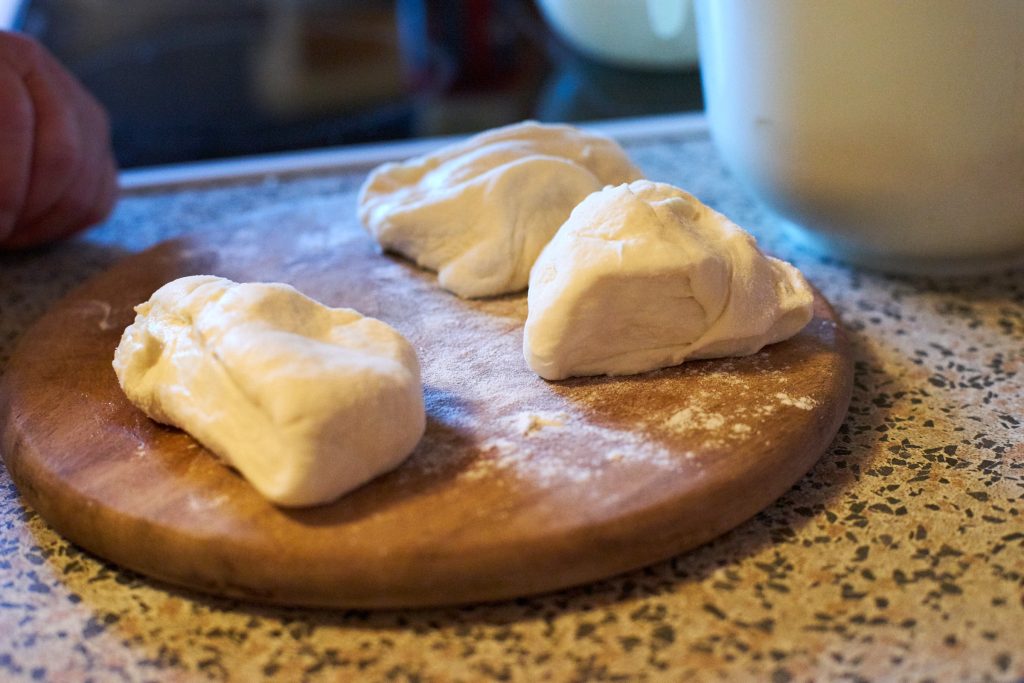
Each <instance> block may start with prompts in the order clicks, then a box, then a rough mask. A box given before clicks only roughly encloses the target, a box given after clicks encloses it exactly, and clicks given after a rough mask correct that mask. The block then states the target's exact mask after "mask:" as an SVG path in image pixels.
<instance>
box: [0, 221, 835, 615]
mask: <svg viewBox="0 0 1024 683" xmlns="http://www.w3.org/2000/svg"><path fill="white" fill-rule="evenodd" d="M348 208H349V211H351V207H348ZM335 211H337V208H336V207H335V208H333V209H332V208H330V207H327V208H322V209H316V208H309V207H307V208H306V209H302V210H296V211H292V212H288V213H287V214H284V213H277V214H265V215H262V216H258V217H255V218H253V219H251V220H250V221H248V222H246V223H239V224H238V225H236V226H234V227H233V228H232V229H230V230H223V231H220V232H217V233H210V234H207V235H205V236H200V237H195V238H187V239H182V240H177V241H171V242H167V243H164V244H162V245H159V246H157V247H155V248H153V249H151V250H149V251H146V252H144V253H141V254H138V255H136V256H132V257H130V258H127V259H126V260H124V261H123V262H121V263H120V264H118V265H117V266H116V267H114V268H113V269H111V270H110V271H108V272H106V273H104V274H102V275H100V276H99V277H96V278H95V279H93V280H91V281H90V282H88V283H86V284H85V285H83V286H82V287H80V288H79V289H77V290H76V291H75V292H73V293H72V294H71V295H69V296H68V297H67V298H65V299H64V300H63V301H61V302H60V303H59V304H58V305H57V306H55V307H54V308H53V309H52V310H51V311H50V312H49V313H48V314H46V315H45V316H44V317H43V319H41V320H40V321H39V322H38V323H37V324H36V325H35V326H34V327H33V328H32V329H31V330H30V331H29V332H27V333H26V334H25V336H24V337H23V339H22V340H21V342H20V345H19V347H18V349H17V351H16V352H15V355H14V356H13V358H12V359H11V362H10V365H9V367H8V369H7V372H6V374H5V376H4V378H3V381H2V385H0V421H2V424H3V427H2V429H3V431H2V437H3V440H2V442H0V443H2V449H3V456H4V460H5V462H6V465H7V467H8V469H9V470H10V473H11V475H12V477H13V479H14V481H15V482H16V484H17V485H18V487H19V489H20V491H21V493H22V495H23V496H24V498H25V500H26V501H27V502H28V503H29V504H30V505H31V506H32V507H33V508H35V509H36V510H37V511H38V512H39V513H40V514H41V515H42V516H43V517H44V518H45V519H46V520H47V521H48V522H49V523H50V524H51V525H52V526H53V527H54V528H55V529H57V530H58V531H59V532H60V533H62V534H63V535H64V536H66V537H67V538H68V539H70V540H71V541H73V542H75V543H77V544H79V545H80V546H82V547H84V548H86V549H88V550H90V551H92V552H94V553H96V554H97V555H100V556H102V557H105V558H107V559H109V560H111V561H113V562H116V563H118V564H120V565H123V566H125V567H128V568H130V569H133V570H136V571H138V572H142V573H144V574H147V575H150V576H153V577H156V578H158V579H162V580H164V581H168V582H171V583H173V584H178V585H182V586H186V587H189V588H194V589H197V590H200V591H206V592H209V593H214V594H220V595H228V596H239V597H244V598H248V599H253V600H258V601H267V602H274V603H286V604H297V605H318V606H345V607H398V606H403V607H411V606H426V605H438V604H452V603H464V602H473V601H482V600H493V599H502V598H510V597H514V596H521V595H525V594H531V593H538V592H544V591H550V590H554V589H558V588H562V587H566V586H570V585H573V584H579V583H582V582H587V581H591V580H595V579H599V578H603V577H607V576H610V575H613V574H616V573H620V572H623V571H626V570H629V569H633V568H637V567H640V566H643V565H646V564H649V563H652V562H655V561H658V560H662V559H665V558H668V557H671V556H673V555H675V554H677V553H680V552H682V551H684V550H687V549H689V548H692V547H694V546H696V545H699V544H701V543H703V542H705V541H708V540H710V539H711V538H714V537H715V536H717V535H719V534H721V533H723V532H725V531H727V530H728V529H731V528H732V527H734V526H736V525H738V524H740V523H741V522H743V521H744V520H746V519H748V518H749V517H751V516H752V515H754V514H755V513H756V512H758V511H759V510H761V509H762V508H764V507H765V506H767V505H768V504H769V503H771V502H772V501H773V500H775V499H776V498H777V497H778V496H779V495H781V494H782V493H783V492H784V491H785V490H786V489H787V488H789V487H790V486H791V485H792V484H793V483H794V482H795V481H796V480H797V479H798V478H799V477H800V476H802V475H803V474H804V473H805V472H806V471H807V470H808V469H809V468H810V466H811V465H812V464H813V463H814V462H815V460H816V459H817V458H818V457H819V456H820V455H821V453H822V452H823V451H824V450H825V449H826V448H827V446H828V444H829V442H830V441H831V439H832V438H833V436H834V435H835V433H836V431H837V430H838V428H839V425H840V424H841V422H842V420H843V416H844V415H845V412H846V409H847V406H848V403H849V397H850V390H851V377H852V363H851V356H850V350H849V348H848V345H847V341H846V339H845V336H844V334H843V332H842V329H841V328H840V327H839V326H838V324H837V323H836V319H835V315H834V313H833V312H832V311H831V309H830V308H829V306H828V305H827V304H826V303H825V301H824V300H822V299H820V298H819V299H818V301H817V305H816V313H815V318H814V320H813V321H812V322H811V324H810V325H809V326H808V327H807V328H806V329H805V330H804V331H803V332H802V333H801V334H799V335H798V336H796V337H795V338H793V339H791V340H789V341H786V342H783V343H781V344H777V345H774V346H772V347H769V348H767V349H765V350H764V351H762V352H761V353H758V354H756V355H754V356H751V357H748V358H739V359H727V360H718V361H700V362H693V363H687V364H684V365H683V366H679V367H675V368H671V369H667V370H662V371H658V372H654V373H648V374H645V375H639V376H633V377H624V378H607V377H605V378H590V379H579V380H570V381H565V382H556V383H551V382H545V381H543V380H541V379H540V378H538V377H537V376H536V375H534V374H533V373H532V372H530V370H529V369H528V368H527V367H526V365H525V363H524V361H523V359H522V352H521V344H522V324H523V321H524V319H525V315H526V299H525V296H514V297H504V298H500V299H494V300H489V301H483V302H467V301H462V300H460V299H458V298H456V297H454V296H452V295H450V294H448V293H446V292H445V291H443V290H441V289H439V288H438V287H437V285H436V282H435V277H434V275H433V274H432V273H428V272H424V271H421V270H419V269H417V268H415V267H414V266H412V265H411V264H409V263H407V262H405V261H402V260H400V259H396V258H393V257H389V256H382V255H380V254H378V253H376V251H375V250H374V247H373V244H372V243H371V241H370V239H369V238H368V237H367V236H366V235H365V234H364V233H363V232H362V231H361V229H360V228H359V227H358V226H357V225H356V224H355V223H354V221H352V220H341V221H338V220H337V219H336V218H335V216H336V215H337V214H336V213H335ZM348 215H351V213H349V214H348ZM197 273H213V274H217V275H222V276H225V277H229V278H232V279H234V280H239V281H254V280H263V281H283V282H289V283H291V284H293V285H295V286H296V287H297V288H299V289H300V290H302V291H303V292H305V293H307V294H309V295H310V296H313V297H315V298H317V299H319V300H321V301H323V302H325V303H327V304H330V305H334V306H349V307H352V308H355V309H357V310H359V311H361V312H363V313H364V314H366V315H371V316H374V317H377V318H380V319H382V320H384V321H386V322H388V323H391V324H392V325H394V326H395V327H397V328H398V329H399V330H400V331H401V332H402V333H404V334H405V335H406V336H407V337H408V338H409V339H410V341H412V343H413V344H414V346H415V347H416V349H417V352H418V353H419V356H420V361H421V364H422V366H423V380H424V391H425V397H426V405H427V412H428V426H427V432H426V435H425V437H424V438H423V440H422V442H421V443H420V445H419V447H418V448H417V449H416V451H415V452H414V454H413V455H412V456H411V458H410V459H409V460H407V461H406V463H405V464H403V465H402V466H401V467H400V468H398V469H397V470H395V471H394V472H392V473H390V474H387V475H385V476H383V477H380V478H378V479H376V480H374V481H373V482H371V483H369V484H367V485H366V486H364V487H362V488H360V489H358V490H356V491H354V492H353V493H350V494H349V495H347V496H344V497H343V498H341V499H340V500H338V501H337V502H335V503H334V504H331V505H327V506H323V507H318V508H310V509H302V510H288V509H281V508H277V507H275V506H273V505H271V504H269V503H267V502H266V501H265V500H264V499H262V498H261V497H260V496H259V495H258V494H256V493H255V491H254V490H253V489H251V488H250V487H249V486H248V485H247V484H246V482H245V481H244V480H243V479H242V478H241V477H239V476H238V475H237V474H236V473H235V472H234V471H233V470H230V469H228V468H227V467H225V466H223V465H222V464H221V463H219V462H218V461H217V460H216V459H215V458H214V457H212V456H211V454H210V453H208V452H207V451H206V450H204V449H203V448H202V447H200V446H198V445H197V444H196V443H195V442H194V441H193V440H192V439H191V438H190V437H189V436H188V435H186V434H184V433H182V432H180V431H177V430H174V429H170V428H166V427H163V426H160V425H158V424H156V423H153V422H151V421H150V420H148V419H147V418H146V417H145V416H143V415H142V413H141V412H139V411H138V410H137V409H136V408H135V407H134V406H132V405H131V404H130V403H128V401H127V400H126V398H125V397H124V395H123V394H122V393H121V391H120V388H119V387H118V385H117V380H116V378H115V376H114V372H113V370H112V369H111V364H110V362H111V358H112V354H113V351H114V348H115V346H116V345H117V342H118V340H119V338H120V335H121V332H122V330H123V329H124V327H125V326H126V325H128V324H129V323H130V322H131V321H132V319H133V317H134V313H133V311H132V307H133V306H134V305H136V304H138V303H139V302H142V301H144V300H146V299H147V298H148V297H149V296H150V294H151V293H152V292H153V291H154V290H155V289H156V288H158V287H159V286H161V285H163V284H164V283H166V282H168V281H169V280H172V279H174V278H177V277H180V276H183V275H189V274H197Z"/></svg>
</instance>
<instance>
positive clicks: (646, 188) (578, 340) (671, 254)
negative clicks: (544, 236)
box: [523, 180, 814, 379]
mask: <svg viewBox="0 0 1024 683" xmlns="http://www.w3.org/2000/svg"><path fill="white" fill-rule="evenodd" d="M813 299H814V297H813V294H812V292H811V289H810V287H809V286H808V284H807V282H806V281H805V280H804V278H803V275H801V274H800V271H798V270H797V269H796V268H794V267H793V266H791V265H789V264H788V263H785V262H784V261H779V260H778V259H774V258H771V257H769V256H765V255H764V254H763V253H761V251H760V250H759V249H758V248H757V243H756V241H755V240H754V238H753V237H752V236H751V235H750V234H748V233H747V232H745V231H744V230H743V229H742V228H740V227H739V226H737V225H735V224H733V223H732V222H730V221H729V219H727V218H726V217H725V216H723V215H722V214H720V213H717V212H715V211H713V210H712V209H710V208H708V207H707V206H705V205H703V204H702V203H701V202H700V201H698V200H697V199H696V198H695V197H693V196H692V195H690V194H687V193H686V192H683V191H682V190H680V189H677V188H675V187H672V186H671V185H665V184H662V183H653V182H650V181H646V180H640V181H637V182H634V183H632V184H630V185H620V186H618V187H609V188H605V189H604V190H603V191H601V192H598V193H595V194H592V195H590V196H589V197H587V199H585V200H584V201H583V202H582V203H581V204H580V205H579V206H578V207H576V209H575V210H574V211H573V212H572V215H571V216H570V218H569V220H568V221H566V223H565V225H563V226H562V227H561V228H560V229H559V231H558V233H557V234H556V235H555V237H554V238H553V239H552V240H551V242H550V243H549V244H548V246H547V247H546V248H545V249H544V252H543V253H542V254H541V255H540V258H538V259H537V263H536V264H535V265H534V267H533V272H532V273H531V275H530V291H529V297H528V303H529V315H528V317H527V320H526V331H525V335H524V340H523V351H524V355H525V356H526V362H527V363H528V364H529V366H530V367H531V368H532V369H533V370H534V372H536V373H537V374H538V375H540V376H541V377H544V378H545V379H564V378H566V377H572V376H582V375H604V374H607V375H626V374H632V373H637V372H645V371H647V370H654V369H657V368H663V367H668V366H671V365H676V364H678V363H681V362H682V361H683V360H685V359H688V358H717V357H722V356H743V355H748V354H751V353H755V352H756V351H758V350H759V349H761V347H763V346H765V345H766V344H772V343H774V342H778V341H781V340H783V339H786V338H787V337H791V336H792V335H794V334H796V333H797V332H799V331H800V330H801V329H803V327H804V326H805V325H806V324H807V323H808V322H809V321H810V319H811V316H812V303H813Z"/></svg>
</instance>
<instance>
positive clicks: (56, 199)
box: [0, 31, 117, 249]
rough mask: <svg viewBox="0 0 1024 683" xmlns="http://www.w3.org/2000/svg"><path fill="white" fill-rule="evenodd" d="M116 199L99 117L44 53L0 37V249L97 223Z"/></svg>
mask: <svg viewBox="0 0 1024 683" xmlns="http://www.w3.org/2000/svg"><path fill="white" fill-rule="evenodd" d="M116 198H117V166H116V164H115V162H114V157H113V154H112V152H111V149H110V124H109V122H108V119H107V114H106V112H105V111H104V110H103V108H102V107H101V106H100V104H99V103H98V102H97V101H96V100H95V99H94V98H93V97H92V95H90V94H89V93H88V92H87V91H86V90H85V88H84V87H83V86H82V85H81V84H80V83H79V82H78V81H77V80H76V79H75V78H74V77H73V76H72V75H71V74H70V73H68V72H67V71H66V70H65V69H64V67H62V66H61V65H60V64H59V63H58V62H57V60H56V59H55V58H54V57H53V56H52V55H51V54H50V53H49V52H47V51H46V49H45V48H43V47H42V46H41V45H39V44H38V43H37V42H35V41H34V40H32V39H31V38H29V37H27V36H24V35H21V34H17V33H10V32H7V31H0V249H16V248H19V247H31V246H37V245H40V244H44V243H46V242H49V241H52V240H55V239H59V238H62V237H66V236H68V235H70V234H72V233H74V232H76V231H78V230H81V229H83V228H86V227H88V226H90V225H92V224H94V223H98V222H99V221H101V220H103V219H104V218H106V216H107V215H108V214H109V213H110V211H111V209H112V208H113V206H114V202H115V200H116Z"/></svg>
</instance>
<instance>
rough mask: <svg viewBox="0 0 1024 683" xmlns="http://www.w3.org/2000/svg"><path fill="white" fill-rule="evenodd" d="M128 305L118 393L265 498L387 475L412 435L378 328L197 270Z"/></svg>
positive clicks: (408, 375) (411, 413)
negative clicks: (131, 313)
mask: <svg viewBox="0 0 1024 683" xmlns="http://www.w3.org/2000/svg"><path fill="white" fill-rule="evenodd" d="M135 310H136V312H137V313H138V315H137V316H136V318H135V322H134V323H132V325H130V326H129V327H128V328H127V329H126V330H125V331H124V335H123V336H122V337H121V343H120V344H119V345H118V347H117V351H116V352H115V354H114V370H115V372H116V373H117V378H118V381H119V382H120V383H121V388H122V389H124V392H125V394H126V395H127V396H128V398H129V399H130V400H131V401H132V403H134V404H135V405H136V406H138V407H139V408H141V409H142V410H143V411H144V412H145V413H146V414H147V415H148V416H149V417H151V418H152V419H154V420H156V421H158V422H162V423H165V424H169V425H173V426H175V427H179V428H181V429H183V430H185V431H187V432H188V433H190V434H191V435H192V436H194V437H195V438H196V440H198V441H199V442H200V443H201V444H203V445H204V446H206V447H207V448H208V449H210V450H211V451H213V452H214V453H215V454H217V455H218V456H220V457H221V458H222V459H223V460H224V461H226V462H227V463H228V464H230V465H232V466H233V467H235V468H236V469H237V470H238V471H239V472H241V473H242V475H243V476H244V477H245V478H246V479H247V480H249V482H250V483H251V484H252V485H253V486H254V487H255V488H256V489H257V490H258V491H259V492H260V493H261V494H263V495H264V496H266V497H267V498H269V499H270V500H271V501H273V502H275V503H278V504H280V505H288V506H299V505H316V504H319V503H327V502H329V501H331V500H333V499H335V498H337V497H338V496H340V495H342V494H343V493H345V492H347V491H350V490H351V489H354V488H356V487H357V486H359V485H361V484H363V483H364V482H366V481H369V480H370V479H372V478H374V477H376V476H377V475H379V474H382V473H384V472H387V471H388V470H391V469H393V468H394V467H396V466H397V465H398V464H399V463H401V462H402V460H404V459H405V458H406V456H408V455H409V453H410V452H411V451H412V449H413V448H414V447H415V446H416V443H417V442H418V441H419V439H420V437H421V436H422V435H423V430H424V425H425V416H424V410H423V393H422V387H421V385H420V369H419V363H418V361H417V360H416V354H415V352H414V351H413V348H412V346H410V345H409V343H408V342H407V341H406V340H405V338H404V337H402V336H401V335H400V334H399V333H398V332H397V331H395V330H394V329H393V328H391V327H390V326H388V325H385V324H384V323H382V322H380V321H379V320H374V319H373V318H366V317H363V316H362V315H360V314H359V313H357V312H356V311H353V310H351V309H347V308H328V307H327V306H323V305H321V304H319V303H317V302H316V301H314V300H312V299H310V298H309V297H306V296H304V295H303V294H301V293H299V292H298V291H297V290H295V289H294V288H292V287H290V286H288V285H284V284H257V283H253V284H238V283H235V282H231V281H230V280H225V279H223V278H219V277H212V276H206V275H203V276H194V277H185V278H181V279H179V280H175V281H173V282H170V283H168V284H167V285H164V286H163V287H161V288H160V289H158V290H157V291H156V292H155V293H154V294H153V296H152V298H151V299H150V300H149V301H148V302H146V303H144V304H141V305H140V306H138V307H136V309H135Z"/></svg>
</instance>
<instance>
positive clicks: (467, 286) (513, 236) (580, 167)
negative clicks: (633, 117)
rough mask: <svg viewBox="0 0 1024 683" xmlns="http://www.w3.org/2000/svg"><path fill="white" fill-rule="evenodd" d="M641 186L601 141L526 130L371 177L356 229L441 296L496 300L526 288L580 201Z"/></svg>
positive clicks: (546, 128)
mask: <svg viewBox="0 0 1024 683" xmlns="http://www.w3.org/2000/svg"><path fill="white" fill-rule="evenodd" d="M640 177H641V176H640V172H639V171H638V170H637V168H636V167H635V166H633V164H632V163H630V161H629V158H628V157H627V156H626V153H625V152H624V151H623V150H622V148H621V147H619V145H618V144H616V143H615V142H614V141H612V140H610V139H608V138H605V137H601V136H599V135H593V134H591V133H585V132H583V131H581V130H577V129H575V128H572V127H570V126H564V125H542V124H539V123H534V122H525V123H520V124H516V125H513V126H507V127H505V128H498V129H495V130H492V131H488V132H485V133H481V134H480V135H477V136H475V137H472V138H469V139H468V140H466V141H464V142H460V143H458V144H455V145H451V146H449V147H446V148H444V149H441V150H439V151H437V152H435V153H433V154H429V155H427V156H423V157H418V158H415V159H410V160H409V161H406V162H403V163H390V164H384V165H383V166H381V167H379V168H377V169H376V170H375V171H373V173H371V174H370V176H369V177H368V178H367V179H366V182H365V183H364V184H363V187H362V189H361V190H360V193H359V219H360V220H361V221H362V222H363V225H365V226H366V228H367V229H368V230H369V232H370V233H371V234H372V235H373V237H374V239H376V240H377V242H378V243H379V244H380V245H381V247H383V248H384V249H388V250H391V251H395V252H398V253H399V254H402V255H404V256H406V257H408V258H410V259H412V260H414V261H416V263H417V264H419V265H420V266H422V267H424V268H429V269H431V270H436V271H437V273H438V281H439V282H440V284H441V286H442V287H444V288H445V289H447V290H449V291H451V292H454V293H455V294H457V295H459V296H461V297H467V298H469V297H483V296H495V295H498V294H506V293H508V292H515V291H519V290H522V289H523V288H525V287H526V284H527V282H528V281H529V277H530V267H531V266H532V265H533V262H534V261H535V260H536V258H537V255H538V254H539V253H540V251H541V249H543V248H544V245H545V244H547V243H548V240H550V239H551V236H552V235H554V234H555V231H556V230H558V227H559V226H560V225H561V224H562V223H563V222H565V219H566V218H568V217H569V213H570V212H571V211H572V209H573V207H574V206H576V204H578V203H579V202H580V201H581V200H582V199H583V198H584V197H586V196H587V195H588V194H590V193H591V192H594V191H596V190H600V189H601V188H602V187H604V186H605V185H618V184H619V183H625V182H629V181H631V180H635V179H637V178H640Z"/></svg>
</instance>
